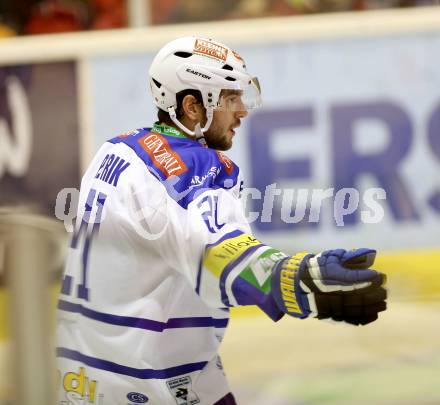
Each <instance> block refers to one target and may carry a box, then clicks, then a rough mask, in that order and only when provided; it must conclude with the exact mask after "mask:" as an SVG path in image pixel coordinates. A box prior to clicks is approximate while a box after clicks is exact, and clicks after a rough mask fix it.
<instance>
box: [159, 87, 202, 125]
mask: <svg viewBox="0 0 440 405" xmlns="http://www.w3.org/2000/svg"><path fill="white" fill-rule="evenodd" d="M186 96H193V97H194V98H195V99H196V100H197V102H198V103H201V104H203V98H202V93H200V91H199V90H194V89H188V90H182V91H179V92H178V93H177V94H176V101H177V108H176V117H177V119H180V118H182V117H183V114H184V113H183V109H182V102H183V99H184V98H185V97H186ZM157 119H158V121H159V122H163V123H165V124H168V125H174V123H173V121H172V120H171V117H170V114H169V113H168V111H164V110H162V109H160V108H159V110H158V111H157Z"/></svg>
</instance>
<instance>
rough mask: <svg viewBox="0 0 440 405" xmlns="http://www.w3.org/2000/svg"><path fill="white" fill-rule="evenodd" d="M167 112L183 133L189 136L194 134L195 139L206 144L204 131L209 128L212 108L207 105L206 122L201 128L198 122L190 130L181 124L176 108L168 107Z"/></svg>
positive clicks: (212, 113)
mask: <svg viewBox="0 0 440 405" xmlns="http://www.w3.org/2000/svg"><path fill="white" fill-rule="evenodd" d="M168 113H169V114H170V118H171V120H172V121H173V122H174V123H175V124H176V125H177V126H178V127H179V128H180V129H181V130H182V131H183V132H185V133H187V134H188V135H191V136H195V137H196V140H197V141H198V142H200V143H201V144H202V145H203V146H206V139H205V135H204V133H205V132H206V131H207V130H208V129H209V127H210V126H211V124H212V119H213V118H214V108H213V107H208V108H207V109H206V118H207V119H206V124H205V126H204V127H203V128H202V127H201V126H200V122H198V123H197V124H196V126H195V127H194V131H191V130H190V129H189V128H187V127H186V126H185V125H183V124H182V123H181V122H180V121H179V120H178V119H177V116H176V110H175V109H174V107H168Z"/></svg>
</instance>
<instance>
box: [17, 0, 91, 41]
mask: <svg viewBox="0 0 440 405" xmlns="http://www.w3.org/2000/svg"><path fill="white" fill-rule="evenodd" d="M85 17H86V10H85V9H84V8H83V7H82V4H81V3H80V2H78V1H54V0H46V1H42V2H40V3H39V4H37V5H35V6H34V7H33V9H32V12H31V15H30V18H29V21H28V22H27V24H26V25H25V29H24V32H25V33H26V34H51V33H60V32H74V31H81V30H84V29H86V18H85Z"/></svg>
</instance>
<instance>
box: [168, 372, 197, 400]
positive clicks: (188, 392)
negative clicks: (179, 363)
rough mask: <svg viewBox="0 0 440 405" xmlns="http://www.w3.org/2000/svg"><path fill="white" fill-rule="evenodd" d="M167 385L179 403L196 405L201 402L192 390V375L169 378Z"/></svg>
mask: <svg viewBox="0 0 440 405" xmlns="http://www.w3.org/2000/svg"><path fill="white" fill-rule="evenodd" d="M167 387H168V389H169V390H170V392H171V395H172V396H173V397H174V399H175V400H176V404H177V405H195V404H198V403H200V399H199V397H198V396H197V394H196V393H195V392H194V391H193V390H192V387H191V377H190V376H184V377H178V378H174V379H172V380H168V381H167Z"/></svg>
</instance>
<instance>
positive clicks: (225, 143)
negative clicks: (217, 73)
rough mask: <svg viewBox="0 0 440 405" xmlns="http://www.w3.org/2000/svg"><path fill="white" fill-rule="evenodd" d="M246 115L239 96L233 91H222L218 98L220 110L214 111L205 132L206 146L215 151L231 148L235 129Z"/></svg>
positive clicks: (238, 93)
mask: <svg viewBox="0 0 440 405" xmlns="http://www.w3.org/2000/svg"><path fill="white" fill-rule="evenodd" d="M247 115H248V112H247V110H246V107H245V106H244V104H243V102H242V100H241V94H240V92H238V91H234V90H223V91H222V93H221V97H220V108H218V109H216V110H215V111H214V117H213V119H212V123H211V126H210V127H209V129H208V131H206V132H205V140H206V142H207V144H208V146H209V147H210V148H212V149H217V150H228V149H230V148H231V146H232V138H233V137H234V135H235V129H236V128H238V127H239V126H240V124H241V121H240V120H241V119H242V118H245V117H246V116H247Z"/></svg>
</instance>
